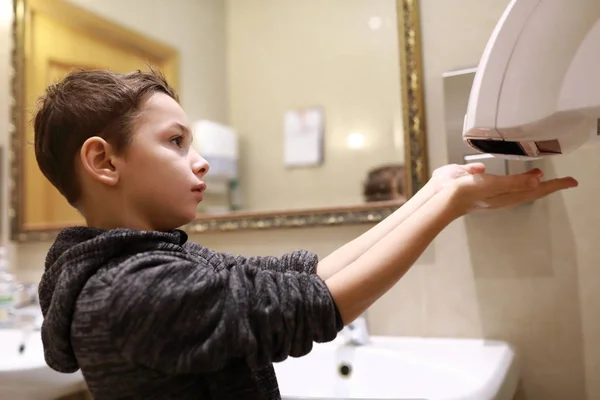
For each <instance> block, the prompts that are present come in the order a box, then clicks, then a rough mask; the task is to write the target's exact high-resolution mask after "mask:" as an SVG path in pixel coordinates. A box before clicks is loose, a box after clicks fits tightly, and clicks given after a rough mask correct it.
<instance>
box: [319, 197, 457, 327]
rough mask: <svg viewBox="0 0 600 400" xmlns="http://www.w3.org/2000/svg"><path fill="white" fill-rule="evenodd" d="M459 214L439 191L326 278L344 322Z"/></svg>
mask: <svg viewBox="0 0 600 400" xmlns="http://www.w3.org/2000/svg"><path fill="white" fill-rule="evenodd" d="M459 216H460V215H459V214H457V213H455V212H454V211H453V209H452V207H451V204H450V199H449V197H448V196H446V195H444V194H437V195H436V196H435V197H433V198H431V199H430V200H429V202H428V203H427V207H421V208H419V209H418V210H417V211H415V212H414V213H413V214H412V215H410V216H409V217H408V218H407V219H406V220H405V221H404V222H403V223H402V224H400V225H399V226H397V227H396V228H394V229H393V230H392V231H391V232H390V233H389V234H387V235H386V236H385V237H383V238H382V239H381V240H379V241H378V242H377V243H375V244H374V245H373V246H372V247H371V248H369V249H368V250H367V251H366V252H365V253H364V254H362V255H361V256H360V257H358V258H357V259H356V260H355V261H354V262H352V263H350V265H348V266H347V267H345V268H343V269H342V270H341V271H339V272H338V273H336V274H335V275H333V276H331V277H329V278H328V279H326V280H325V282H326V284H327V286H328V288H329V290H330V291H331V294H332V296H333V298H334V299H335V302H336V304H337V307H338V309H339V312H340V314H341V317H342V319H343V321H344V324H347V323H349V322H351V321H353V320H354V319H355V318H356V317H358V316H359V315H360V314H362V313H363V312H364V311H365V310H366V309H367V308H369V306H371V305H372V304H373V303H374V302H375V301H376V300H377V299H378V298H379V297H381V296H382V295H383V294H384V293H385V292H386V291H387V290H389V289H390V288H391V287H392V286H394V285H395V284H396V282H398V280H399V279H400V278H401V277H402V276H403V275H404V274H405V273H406V272H407V271H408V269H409V268H410V267H411V266H412V265H413V263H414V262H415V261H416V260H417V259H418V258H419V257H420V255H421V254H422V253H423V251H425V249H426V248H427V246H429V245H430V244H431V242H432V241H433V239H434V238H435V237H436V236H437V235H438V234H439V233H440V232H441V231H442V230H443V229H444V228H445V227H446V226H447V225H448V224H449V223H450V222H452V221H453V220H454V219H455V218H457V217H459ZM318 269H319V267H317V270H318Z"/></svg>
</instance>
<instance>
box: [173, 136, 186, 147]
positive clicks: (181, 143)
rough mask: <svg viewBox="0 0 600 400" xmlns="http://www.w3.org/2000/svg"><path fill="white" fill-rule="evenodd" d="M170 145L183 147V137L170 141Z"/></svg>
mask: <svg viewBox="0 0 600 400" xmlns="http://www.w3.org/2000/svg"><path fill="white" fill-rule="evenodd" d="M171 143H173V144H174V145H175V146H177V147H182V146H183V136H177V137H174V138H173V139H171Z"/></svg>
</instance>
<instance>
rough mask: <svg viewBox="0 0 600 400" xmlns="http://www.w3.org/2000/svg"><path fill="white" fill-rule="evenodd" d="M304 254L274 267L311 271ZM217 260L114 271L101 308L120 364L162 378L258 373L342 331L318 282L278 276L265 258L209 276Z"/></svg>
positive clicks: (147, 262)
mask: <svg viewBox="0 0 600 400" xmlns="http://www.w3.org/2000/svg"><path fill="white" fill-rule="evenodd" d="M305 253H306V254H305ZM207 254H208V253H207ZM307 254H308V253H307V252H294V253H291V254H290V255H286V256H284V257H282V258H281V260H282V263H285V260H286V259H287V258H290V259H295V258H302V257H306V261H308V260H310V262H312V263H313V264H314V265H313V266H312V268H313V269H314V267H315V266H316V263H317V259H316V257H310V256H308V255H307ZM217 260H218V257H217V258H211V259H209V260H204V261H205V262H203V263H201V264H200V265H199V264H198V262H194V261H192V260H191V259H185V258H182V257H181V256H180V255H170V256H165V255H155V256H152V255H149V256H148V257H146V258H143V257H142V258H136V259H134V260H131V261H130V262H128V263H127V264H126V265H125V264H124V265H122V266H120V268H119V270H120V274H119V276H117V277H115V278H114V280H113V283H112V288H111V290H112V293H111V294H110V298H111V304H109V305H108V307H107V308H108V321H109V324H110V326H111V334H112V336H113V338H114V341H115V344H116V346H117V347H118V348H119V349H120V351H121V353H122V354H123V356H124V357H126V358H128V359H129V360H131V362H134V363H136V364H139V365H143V366H146V367H148V368H153V369H157V370H161V371H166V372H169V373H204V372H210V371H215V370H218V369H220V368H223V367H224V366H225V365H226V364H227V363H229V362H230V361H232V360H234V359H238V360H243V361H244V362H245V363H246V364H247V365H249V366H250V367H252V368H260V367H264V366H267V365H269V364H270V363H272V362H277V361H282V360H284V359H285V358H287V357H288V356H294V357H299V356H302V355H305V354H307V353H308V352H309V351H310V350H311V349H312V345H313V343H314V342H326V341H330V340H333V339H334V338H335V337H336V335H337V333H338V332H339V331H340V330H341V329H342V327H343V325H342V321H341V318H339V317H337V315H336V306H335V304H334V301H333V298H332V297H331V293H330V292H329V290H328V288H327V286H326V285H325V283H324V282H323V280H321V279H320V278H319V276H318V275H316V274H307V273H303V272H296V271H287V272H282V269H283V265H276V266H274V265H272V264H273V263H274V260H273V259H271V258H269V259H268V260H269V261H268V262H269V263H271V265H270V268H265V266H264V265H258V264H254V265H252V264H249V263H240V264H237V265H228V266H227V267H226V268H225V267H222V268H220V269H218V268H217V269H216V268H214V265H211V264H212V263H215V262H217ZM257 262H259V263H260V259H258V261H257ZM202 264H205V265H202Z"/></svg>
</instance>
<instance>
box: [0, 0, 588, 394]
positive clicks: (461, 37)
mask: <svg viewBox="0 0 600 400" xmlns="http://www.w3.org/2000/svg"><path fill="white" fill-rule="evenodd" d="M420 4H421V8H422V20H423V40H424V49H425V50H424V53H425V54H424V61H425V83H426V102H427V123H428V137H429V144H430V145H429V154H430V156H431V162H432V164H433V167H436V166H439V165H442V164H444V163H445V161H446V160H445V158H446V154H445V141H446V139H445V137H444V126H443V107H444V105H443V103H442V99H443V96H442V78H441V74H442V73H443V72H445V71H449V70H454V69H458V68H462V67H470V66H473V65H475V64H476V63H477V62H478V59H479V56H480V54H481V51H482V50H483V47H484V45H485V41H486V40H487V37H488V35H489V33H490V32H491V30H492V28H493V26H494V24H495V22H496V20H497V19H498V17H499V16H500V14H501V12H502V10H503V8H504V7H505V5H506V4H507V0H502V1H500V0H461V1H460V2H458V1H453V2H449V1H447V0H421V1H420ZM459 5H460V7H459ZM1 29H2V35H1V37H0V40H1V42H0V49H3V48H4V46H2V44H3V43H5V42H6V40H7V39H6V35H7V33H6V32H7V31H6V28H5V27H2V28H1ZM0 51H2V50H0ZM6 66H7V60H6V58H4V57H2V58H0V79H2V80H5V79H6V78H5V76H6V74H5V73H4V71H5V70H6ZM2 82H4V81H0V87H6V86H5V85H2ZM6 104H7V102H6V94H5V93H2V94H0V106H2V109H0V124H2V125H4V126H6V116H5V114H6V111H5V107H6ZM4 131H5V130H4ZM5 141H6V139H5V138H4V137H2V142H5ZM597 152H598V149H595V150H594V149H584V150H580V151H578V152H577V153H576V154H575V155H573V156H564V157H561V158H558V159H556V160H555V161H553V162H551V163H550V162H544V163H542V165H541V166H542V168H543V169H544V171H545V172H546V174H547V175H548V176H552V175H564V174H573V175H575V176H576V177H577V178H578V179H579V180H580V187H579V188H578V189H575V190H571V191H569V192H567V193H564V194H560V195H556V196H553V197H552V198H550V199H547V200H544V201H538V202H536V203H535V204H534V205H533V206H531V207H523V208H521V209H519V210H513V211H507V212H497V213H494V214H487V215H479V216H470V217H468V218H464V219H461V220H459V221H456V222H455V223H454V224H452V225H451V226H450V227H449V228H448V229H446V230H445V231H444V232H443V233H442V234H441V235H440V236H439V237H438V239H436V241H435V243H434V244H433V245H432V246H431V247H430V248H429V249H428V250H427V251H426V253H425V254H424V255H423V256H422V257H421V258H420V259H419V261H418V262H417V263H416V265H415V267H414V268H413V269H412V270H411V271H410V272H409V273H408V275H407V276H406V277H405V278H404V279H403V280H402V281H401V282H400V283H399V284H398V285H396V286H395V287H394V288H393V289H392V290H391V291H390V292H389V293H388V294H387V295H386V296H384V298H382V299H381V300H380V301H379V302H378V303H377V304H375V305H374V306H373V307H372V309H371V310H370V324H371V327H372V330H373V331H374V332H375V333H378V334H391V335H425V336H460V337H481V336H483V337H487V338H494V339H504V340H508V341H510V342H512V343H514V344H515V345H516V346H517V349H518V350H519V352H520V354H521V355H522V357H523V358H522V368H523V377H524V398H526V399H528V400H555V399H556V400H565V399H569V400H571V399H573V400H580V399H600V381H599V380H598V379H597V377H598V376H599V373H600V344H599V342H598V340H597V338H598V337H600V317H598V313H597V311H596V309H597V307H598V306H599V305H600V270H598V266H597V262H596V257H597V248H598V244H597V242H596V240H595V239H594V237H596V236H597V232H598V231H599V230H600V213H599V212H597V211H596V210H595V207H594V206H595V205H596V198H597V197H598V194H599V190H600V185H599V184H598V178H597V177H598V176H600V158H599V157H598V154H597ZM576 159H577V161H578V163H579V165H580V168H578V169H575V168H574V161H575V160H576ZM364 229H366V226H363V227H352V228H327V229H305V230H289V231H273V232H259V233H255V232H252V233H234V234H221V235H207V236H198V237H194V238H193V239H194V240H198V241H201V242H202V243H204V244H205V245H207V246H211V247H214V248H216V249H219V250H228V251H233V252H239V253H247V254H281V253H282V252H284V251H288V250H291V249H294V248H300V247H302V248H308V249H313V250H316V251H317V252H318V253H319V254H321V255H323V256H324V255H326V254H327V253H328V252H330V251H331V250H333V249H334V248H336V247H337V246H339V245H341V244H343V243H344V242H345V241H347V240H349V239H351V238H353V237H354V236H355V235H357V234H359V233H360V232H362V231H363V230H364ZM47 247H48V244H31V245H21V246H19V248H18V254H19V259H18V264H17V265H16V266H17V268H18V271H19V272H20V274H21V275H22V276H23V277H30V278H36V277H38V276H39V274H40V273H41V267H42V265H43V258H44V256H45V251H46V249H47ZM390 310H391V311H390Z"/></svg>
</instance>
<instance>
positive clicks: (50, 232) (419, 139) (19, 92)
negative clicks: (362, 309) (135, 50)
mask: <svg viewBox="0 0 600 400" xmlns="http://www.w3.org/2000/svg"><path fill="white" fill-rule="evenodd" d="M45 1H49V2H50V3H52V6H53V7H60V6H61V5H63V6H65V7H68V6H67V5H65V3H63V2H62V1H60V0H45ZM28 7H30V4H29V0H13V17H14V18H13V26H12V41H13V49H12V60H11V61H12V62H11V70H10V73H11V98H10V104H11V123H10V125H9V135H10V151H9V159H10V201H9V220H10V235H11V240H14V241H18V242H28V241H40V240H51V239H52V238H53V237H54V236H55V235H56V234H57V233H58V231H59V229H60V228H62V227H50V226H46V227H43V228H39V229H37V228H36V229H31V228H29V229H27V228H26V227H25V226H24V223H23V206H22V203H23V202H24V199H23V194H24V190H23V186H24V182H23V181H24V173H23V162H24V161H23V151H22V149H23V146H25V145H27V143H26V140H25V134H24V130H25V127H26V125H25V124H26V123H29V121H28V120H27V119H26V117H27V115H26V112H25V110H26V109H28V107H29V106H30V105H28V104H25V95H24V89H25V73H24V71H25V63H26V56H27V54H26V51H27V49H26V46H27V42H26V40H27V38H28V36H29V35H28V29H31V27H30V26H29V25H30V24H29V21H28V16H29V15H30V14H29V13H30V10H29V8H28ZM71 7H72V6H71ZM397 18H398V21H397V22H398V35H399V37H398V39H399V40H398V42H399V45H400V51H399V53H400V65H399V68H400V78H401V91H402V108H403V109H402V114H403V123H404V151H405V160H406V162H405V164H406V182H407V185H406V187H407V188H408V193H407V195H408V197H410V196H412V195H413V194H414V193H415V192H417V191H418V190H419V189H420V188H421V187H422V186H423V185H424V184H425V183H426V181H427V180H428V178H429V170H428V160H427V143H426V129H425V109H424V108H425V106H424V98H423V83H422V81H423V78H422V59H421V43H420V26H419V24H420V21H419V2H418V0H397ZM69 20H70V21H72V22H71V23H77V24H79V27H80V28H84V29H87V30H88V31H90V32H96V33H98V32H102V33H105V32H104V31H105V29H106V25H102V24H106V23H107V22H106V21H105V20H102V19H100V18H97V19H94V18H93V17H91V16H90V15H89V14H88V15H87V18H85V19H84V21H82V20H78V19H77V18H70V19H69ZM63 22H64V21H63ZM82 24H87V25H88V26H82ZM103 28H104V29H103ZM132 35H133V37H136V34H132ZM139 38H140V37H139V35H138V36H137V39H139ZM125 40H126V39H125ZM131 45H132V46H135V43H131ZM399 205H400V204H399V203H398V202H379V203H367V204H363V205H357V206H345V207H331V208H310V209H305V210H281V211H267V212H262V211H249V212H233V213H228V214H224V215H219V216H214V215H207V216H202V215H199V216H198V218H197V219H196V220H194V221H193V222H191V223H190V224H188V225H187V226H185V227H184V229H185V230H186V231H187V232H189V233H201V232H215V231H221V232H222V231H233V230H241V229H273V228H293V227H316V226H334V225H350V224H360V223H375V222H378V221H381V220H382V219H384V218H385V217H387V216H388V215H389V214H391V213H392V212H393V211H394V210H395V209H397V208H398V206H399Z"/></svg>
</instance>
